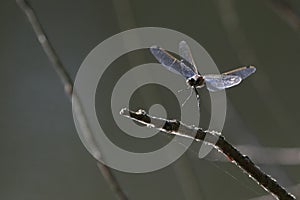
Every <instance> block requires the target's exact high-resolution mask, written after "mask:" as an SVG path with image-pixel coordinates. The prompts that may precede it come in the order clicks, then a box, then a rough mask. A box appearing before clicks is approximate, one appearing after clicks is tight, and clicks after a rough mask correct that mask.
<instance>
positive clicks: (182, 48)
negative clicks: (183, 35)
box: [179, 41, 198, 74]
mask: <svg viewBox="0 0 300 200" xmlns="http://www.w3.org/2000/svg"><path fill="white" fill-rule="evenodd" d="M179 55H180V56H181V58H183V59H184V60H186V61H187V62H188V63H189V64H190V66H189V67H191V68H192V70H193V71H194V72H195V73H196V74H198V70H197V67H196V65H195V62H194V59H193V56H192V53H191V49H190V47H189V45H188V44H187V43H186V41H181V42H180V43H179Z"/></svg>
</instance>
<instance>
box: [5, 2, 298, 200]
mask: <svg viewBox="0 0 300 200" xmlns="http://www.w3.org/2000/svg"><path fill="white" fill-rule="evenodd" d="M30 4H31V5H32V7H33V8H34V10H35V12H36V14H37V15H38V17H39V19H40V22H41V24H42V25H43V27H44V29H45V31H46V33H47V35H48V38H49V40H50V41H51V42H52V44H53V46H54V48H55V49H56V51H57V53H58V54H59V56H60V58H61V59H62V61H63V63H64V65H65V66H66V68H67V70H68V72H69V73H70V75H71V77H72V78H73V79H74V78H75V75H76V72H77V70H78V69H79V66H80V64H81V63H82V61H83V59H84V58H85V57H86V56H87V54H88V53H89V52H90V51H91V50H92V49H93V48H94V47H95V46H96V45H98V44H99V43H100V42H102V41H104V40H105V39H107V38H108V37H110V36H112V35H114V34H117V33H119V32H121V31H124V30H128V29H132V28H137V27H148V26H151V27H164V28H169V29H173V30H176V31H180V32H182V33H184V34H186V35H188V36H190V37H192V38H193V39H195V40H196V41H197V42H199V43H200V44H201V45H202V46H203V47H204V48H205V49H206V50H207V51H208V53H209V54H210V55H211V57H212V58H213V59H214V61H215V62H216V64H217V66H218V67H219V69H220V71H226V70H230V69H232V68H234V67H236V66H242V65H249V64H252V65H255V66H256V67H257V72H256V73H255V74H254V75H252V76H251V77H250V78H248V79H247V80H245V81H244V82H243V84H241V85H239V86H238V87H235V88H234V89H230V90H228V91H227V99H228V108H227V118H226V122H225V127H224V130H223V134H224V135H225V137H226V138H227V139H228V140H229V141H231V142H232V143H233V144H234V145H236V146H238V147H239V148H240V149H241V151H242V152H243V153H245V154H247V155H249V156H250V157H251V158H253V160H254V161H255V162H256V163H257V164H258V165H259V167H260V168H262V169H263V170H264V171H266V172H267V173H269V174H271V175H272V176H273V177H274V178H276V179H277V180H278V182H279V183H280V184H282V185H283V186H285V187H287V188H290V189H291V190H290V191H294V192H297V191H299V190H300V189H299V187H298V188H297V184H298V183H299V182H300V171H299V164H300V157H299V155H300V150H299V149H298V147H299V139H300V136H299V131H297V123H299V119H300V106H299V101H300V95H299V88H298V86H299V83H298V81H299V72H300V70H299V66H298V65H299V53H300V34H299V29H300V18H299V15H298V12H300V2H299V1H296V0H287V1H279V0H278V1H260V0H254V1H234V0H213V1H204V0H202V1H196V0H188V1H170V0H152V1H140V0H122V1H118V0H100V1H96V0H85V1H84V0H76V1H71V0H59V1H58V0H52V1H36V0H31V1H30ZM0 5H1V6H0V15H1V17H0V23H1V32H0V44H1V45H0V61H1V68H0V70H1V72H0V83H1V84H0V87H1V93H2V96H1V98H0V102H1V103H0V110H1V116H0V142H1V144H0V155H1V165H0V177H1V178H0V198H1V199H6V200H9V199H31V200H33V199H73V200H74V199H83V198H84V199H91V200H92V199H95V200H96V199H116V198H115V196H114V194H113V192H112V191H111V190H110V188H109V186H108V185H107V183H106V182H105V180H104V178H103V176H102V175H101V173H100V172H99V170H98V168H97V166H96V161H95V160H94V158H93V157H92V156H91V155H90V154H89V153H88V151H87V150H86V149H85V147H84V146H83V144H82V143H81V141H80V139H79V137H78V134H77V132H76V129H75V127H74V122H73V117H72V107H71V104H70V102H69V100H68V98H67V96H66V95H65V94H64V90H63V87H62V85H61V83H60V81H59V78H58V77H57V75H56V74H55V72H54V70H53V69H52V68H51V64H50V63H49V61H48V59H47V57H46V55H45V53H44V52H43V51H42V48H41V47H40V45H39V43H38V41H37V39H36V36H35V35H34V32H33V30H32V28H31V26H30V24H29V22H28V20H27V18H26V17H25V15H24V13H23V12H22V11H21V10H20V8H19V7H18V6H17V4H16V3H15V1H12V0H2V1H1V4H0ZM139 53H140V54H144V55H145V56H146V58H147V56H148V60H149V59H152V61H153V62H155V60H154V59H153V58H150V54H149V52H148V53H147V52H137V54H136V56H135V57H137V55H139ZM194 56H196V55H194ZM125 59H126V58H125ZM129 60H130V59H129ZM121 61H122V60H119V62H118V61H117V62H116V63H114V64H115V65H117V64H118V63H119V64H120V63H123V64H124V62H121ZM125 63H126V65H128V66H130V65H133V64H134V65H135V64H136V63H134V62H133V63H130V62H129V61H128V62H125ZM137 63H139V62H137ZM141 63H142V62H141ZM141 63H140V64H141ZM145 63H146V62H145ZM297 77H298V78H297ZM183 87H185V85H183ZM98 92H101V91H98ZM154 93H155V92H154ZM155 94H159V92H158V93H155ZM204 95H205V94H204ZM97 98H98V97H97ZM204 127H205V122H204ZM158 143H159V142H158ZM224 161H225V159H224V158H223V157H222V156H219V155H217V154H212V155H209V156H208V157H207V158H206V159H201V160H200V159H198V154H197V149H196V148H195V150H193V149H191V150H190V151H187V152H186V153H185V154H184V155H183V156H182V157H181V158H180V159H179V160H177V161H176V162H175V163H173V164H171V165H170V166H168V167H166V168H164V169H161V170H159V171H155V172H151V173H146V174H130V173H123V172H119V171H115V170H113V173H114V175H115V176H116V178H117V179H118V181H119V182H120V184H121V187H122V189H123V190H124V191H125V192H126V194H127V195H128V197H129V199H145V200H146V199H201V200H204V199H206V200H211V199H255V198H257V197H261V196H263V195H267V192H265V191H264V190H263V189H261V188H260V187H259V186H258V185H257V184H256V183H255V182H254V181H253V180H251V179H249V177H248V176H246V175H245V174H243V172H241V170H240V169H239V168H237V167H236V166H234V165H233V164H231V163H229V162H226V161H225V162H224ZM298 193H299V192H298ZM260 199H266V198H260Z"/></svg>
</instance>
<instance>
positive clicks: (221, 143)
mask: <svg viewBox="0 0 300 200" xmlns="http://www.w3.org/2000/svg"><path fill="white" fill-rule="evenodd" d="M120 114H121V115H123V116H125V117H128V118H130V119H133V120H135V121H138V122H140V123H143V124H145V125H147V127H152V128H157V129H159V130H160V131H163V132H165V133H167V134H172V135H179V136H182V137H188V138H191V139H195V140H196V141H204V142H206V143H207V144H209V145H212V146H214V148H216V149H217V150H219V151H221V152H222V153H223V154H225V155H226V156H227V157H228V158H229V159H230V160H231V161H232V163H234V164H236V165H237V166H238V167H240V168H241V169H242V170H243V171H244V172H245V173H246V174H248V175H249V176H250V177H251V178H252V179H253V180H255V181H256V182H257V183H258V184H259V185H260V186H262V187H263V188H264V189H265V190H266V191H268V192H270V193H271V194H273V195H274V197H276V198H278V199H280V200H290V199H295V197H294V196H293V195H292V194H290V193H288V192H287V191H286V190H285V189H284V188H283V187H282V186H280V185H279V184H278V183H277V181H276V180H275V179H273V178H272V177H271V176H269V175H268V174H266V173H264V172H263V171H261V170H260V169H259V168H258V167H257V166H256V165H255V164H254V163H253V162H252V161H251V160H250V158H249V157H248V156H245V155H242V154H241V153H240V152H239V151H238V150H237V149H236V148H234V147H233V146H232V145H231V144H230V143H229V142H227V141H226V140H225V138H224V136H222V135H221V134H220V133H217V132H214V131H208V130H206V131H204V130H202V129H201V128H197V127H194V126H188V125H186V124H184V123H182V122H181V121H178V120H167V119H163V118H158V117H154V116H151V115H148V114H147V113H146V112H145V111H143V110H139V111H137V112H133V111H130V110H128V109H126V108H123V109H122V110H121V112H120ZM161 125H163V126H161ZM191 133H195V135H194V134H191ZM204 138H205V140H204ZM215 141H216V142H215Z"/></svg>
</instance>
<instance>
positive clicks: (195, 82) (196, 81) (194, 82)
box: [186, 74, 204, 87]
mask: <svg viewBox="0 0 300 200" xmlns="http://www.w3.org/2000/svg"><path fill="white" fill-rule="evenodd" d="M186 83H187V84H188V85H189V86H192V87H202V86H203V85H204V78H203V77H202V76H200V75H198V74H196V75H194V76H192V77H190V78H188V79H187V80H186Z"/></svg>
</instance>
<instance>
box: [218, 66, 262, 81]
mask: <svg viewBox="0 0 300 200" xmlns="http://www.w3.org/2000/svg"><path fill="white" fill-rule="evenodd" d="M255 71H256V68H255V67H254V66H247V67H240V68H237V69H234V70H231V71H229V72H225V73H224V74H225V75H234V76H239V77H241V78H242V79H245V78H247V77H248V76H250V75H251V74H253V73H254V72H255Z"/></svg>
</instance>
